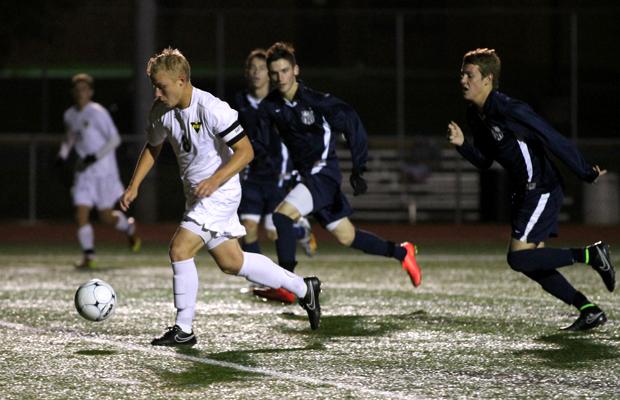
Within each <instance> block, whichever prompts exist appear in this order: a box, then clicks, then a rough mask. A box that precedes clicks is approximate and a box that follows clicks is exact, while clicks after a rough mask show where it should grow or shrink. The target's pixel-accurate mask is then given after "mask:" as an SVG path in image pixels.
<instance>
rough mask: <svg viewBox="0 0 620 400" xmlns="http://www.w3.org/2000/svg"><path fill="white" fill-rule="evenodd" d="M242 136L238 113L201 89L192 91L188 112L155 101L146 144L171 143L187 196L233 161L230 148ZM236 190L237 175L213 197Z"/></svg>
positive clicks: (237, 183) (186, 109) (237, 184)
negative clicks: (230, 160)
mask: <svg viewBox="0 0 620 400" xmlns="http://www.w3.org/2000/svg"><path fill="white" fill-rule="evenodd" d="M243 136H244V134H243V128H242V127H241V125H240V124H239V121H238V119H237V111H235V110H233V109H232V108H230V106H229V105H228V103H226V102H224V101H222V100H220V99H218V98H217V97H215V96H213V95H212V94H210V93H208V92H205V91H204V90H200V89H198V88H193V91H192V100H191V104H190V105H189V107H187V108H185V109H179V108H172V109H171V108H168V107H167V106H166V105H164V104H163V103H161V102H159V101H156V102H155V103H154V104H153V107H152V108H151V113H150V116H149V123H148V126H147V140H148V142H149V144H151V145H152V146H156V145H159V144H161V143H162V142H163V141H164V139H166V138H168V140H169V141H170V144H171V145H172V148H173V150H174V152H175V154H176V156H177V161H178V163H179V172H180V175H181V179H182V180H183V184H184V186H185V192H186V195H187V194H188V193H191V192H193V189H195V187H196V186H197V185H198V183H199V182H200V181H202V180H204V179H206V178H208V177H210V176H211V175H213V173H214V172H215V171H216V170H217V169H218V168H219V167H220V165H222V164H225V163H226V162H227V161H228V160H229V159H230V157H231V156H232V154H233V151H232V149H231V148H230V147H229V146H231V145H233V144H234V143H236V142H237V141H238V140H239V139H241V138H242V137H243ZM233 186H237V187H239V188H240V185H239V176H238V175H235V176H234V177H232V178H230V179H229V180H228V182H226V183H225V184H224V185H222V186H221V187H220V189H218V190H217V191H216V193H214V194H213V195H212V196H217V193H218V192H221V191H225V190H227V189H232V187H233ZM188 200H189V199H188Z"/></svg>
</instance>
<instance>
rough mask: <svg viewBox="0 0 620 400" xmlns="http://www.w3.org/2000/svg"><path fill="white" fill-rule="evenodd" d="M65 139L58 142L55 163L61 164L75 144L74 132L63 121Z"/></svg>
mask: <svg viewBox="0 0 620 400" xmlns="http://www.w3.org/2000/svg"><path fill="white" fill-rule="evenodd" d="M65 132H66V133H65V139H64V140H63V141H62V143H60V149H59V150H58V155H57V156H56V164H57V165H62V164H63V163H64V162H65V161H67V158H68V157H69V153H71V149H72V148H73V146H74V145H75V142H76V140H77V137H76V134H75V133H74V132H72V131H71V129H70V127H69V125H68V124H67V123H66V121H65Z"/></svg>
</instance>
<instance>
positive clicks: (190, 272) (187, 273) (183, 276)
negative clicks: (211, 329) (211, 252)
mask: <svg viewBox="0 0 620 400" xmlns="http://www.w3.org/2000/svg"><path fill="white" fill-rule="evenodd" d="M171 265H172V271H173V273H174V276H173V278H172V288H173V292H174V306H175V308H176V309H177V316H176V322H175V324H176V325H178V326H179V327H180V328H181V329H182V330H183V332H185V333H191V332H192V322H193V321H194V312H195V309H196V296H197V294H198V271H197V270H196V264H195V263H194V259H193V258H190V259H188V260H183V261H173V262H172V263H171Z"/></svg>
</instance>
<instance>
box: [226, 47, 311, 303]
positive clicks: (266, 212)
mask: <svg viewBox="0 0 620 400" xmlns="http://www.w3.org/2000/svg"><path fill="white" fill-rule="evenodd" d="M245 78H246V81H247V89H245V90H242V91H239V92H238V93H236V95H235V97H234V100H233V103H232V106H233V108H234V109H235V110H237V111H238V112H239V122H240V123H241V126H242V127H243V129H244V131H245V132H246V134H247V135H248V138H249V139H250V142H251V143H252V148H253V149H254V160H252V162H251V163H250V164H248V166H247V167H246V168H245V170H244V171H243V172H242V173H241V192H242V195H241V204H240V205H239V218H240V219H241V223H242V224H243V226H244V227H245V230H246V235H245V236H244V237H243V238H241V248H242V249H243V250H244V251H248V252H252V253H260V252H261V251H260V245H259V242H258V224H259V222H260V220H261V218H262V219H263V220H264V228H265V232H266V233H267V238H268V239H269V240H276V238H277V237H278V235H277V232H276V227H275V225H274V224H273V219H272V213H273V210H275V208H276V207H277V205H278V204H280V202H281V201H282V200H283V199H284V196H286V187H287V186H289V180H291V179H292V180H295V179H296V175H294V174H292V171H291V169H290V167H291V166H292V163H291V162H290V159H289V156H288V149H287V148H286V146H285V145H284V144H283V143H282V141H281V140H280V137H279V136H278V134H277V132H275V131H273V130H270V131H268V132H262V133H263V135H260V133H261V131H260V130H259V129H258V127H257V123H258V107H259V105H260V102H261V101H262V100H263V99H264V98H265V97H266V96H267V94H268V93H269V74H268V71H267V54H266V52H265V50H263V49H254V50H252V51H251V52H250V54H249V55H248V57H247V58H246V62H245ZM293 231H294V234H295V238H296V239H297V242H298V243H299V244H300V245H301V246H302V248H303V249H304V251H305V253H306V255H307V256H309V257H312V256H313V255H314V254H315V252H316V248H317V243H316V238H315V236H314V234H313V233H312V230H311V228H310V222H309V221H308V220H307V219H306V218H300V219H299V221H298V223H297V224H295V225H294V227H293ZM252 292H253V293H254V294H255V295H257V296H260V297H265V298H268V299H271V300H276V301H282V302H284V303H294V302H295V296H294V295H293V294H292V293H291V292H289V291H286V290H284V289H282V288H279V289H271V288H262V287H254V288H253V290H252Z"/></svg>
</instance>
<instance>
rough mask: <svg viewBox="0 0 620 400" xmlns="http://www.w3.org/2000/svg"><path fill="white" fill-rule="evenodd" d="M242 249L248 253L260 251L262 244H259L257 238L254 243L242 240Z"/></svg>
mask: <svg viewBox="0 0 620 400" xmlns="http://www.w3.org/2000/svg"><path fill="white" fill-rule="evenodd" d="M241 249H243V251H245V252H247V253H258V254H261V252H260V245H259V244H258V240H255V241H254V242H252V243H246V242H245V241H244V240H241Z"/></svg>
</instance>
